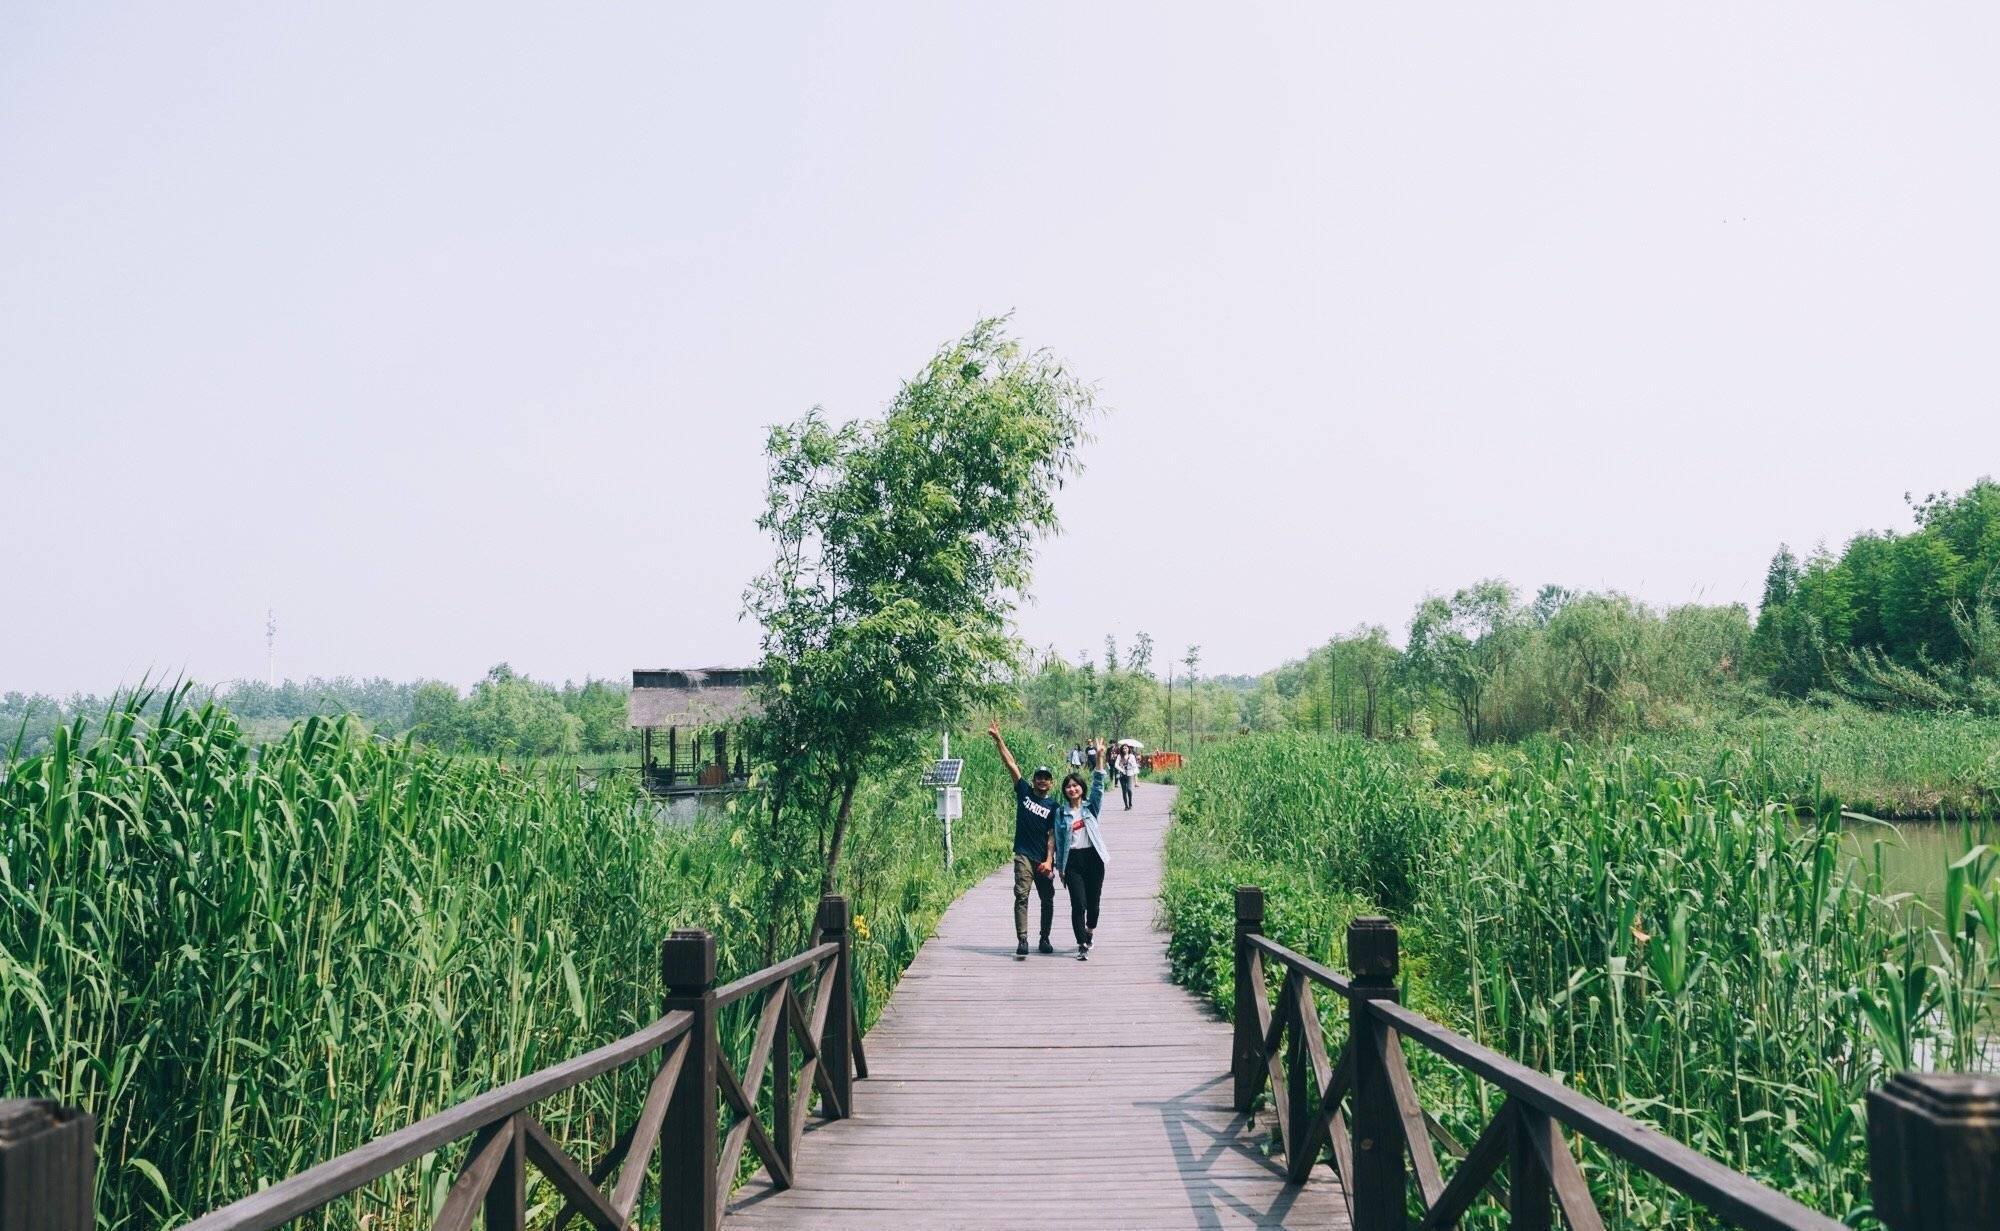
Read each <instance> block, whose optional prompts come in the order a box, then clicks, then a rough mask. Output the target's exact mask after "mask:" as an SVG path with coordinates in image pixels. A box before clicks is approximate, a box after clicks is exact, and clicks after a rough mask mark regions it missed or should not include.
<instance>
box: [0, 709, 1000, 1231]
mask: <svg viewBox="0 0 2000 1231" xmlns="http://www.w3.org/2000/svg"><path fill="white" fill-rule="evenodd" d="M183 701H184V698H183V697H181V696H180V695H179V694H169V695H168V697H167V698H166V703H165V704H164V706H159V705H158V704H157V703H156V704H155V708H154V711H153V714H154V716H153V717H150V718H147V717H144V716H143V715H144V714H145V713H146V710H145V704H146V703H145V701H144V699H140V698H129V699H127V700H126V701H124V702H121V703H120V704H119V705H117V706H116V707H114V708H113V709H112V710H111V711H110V712H109V713H108V714H107V715H105V717H104V718H103V720H102V722H101V724H99V726H98V727H97V728H95V730H94V731H93V732H92V733H91V734H90V736H89V737H88V738H86V731H85V727H84V726H83V724H82V723H81V722H79V723H77V724H74V725H72V726H69V727H65V728H62V729H59V730H58V731H56V732H55V733H54V735H53V737H52V739H51V741H50V745H49V748H48V750H47V751H46V752H45V753H44V754H42V755H39V756H35V757H32V758H27V759H24V760H20V761H17V762H15V763H13V764H11V765H7V766H5V767H4V773H3V774H0V903H4V910H0V1085H3V1086H4V1089H5V1090H6V1091H7V1092H8V1093H9V1094H10V1095H21V1096H36V1097H47V1098H55V1099H60V1100H62V1101H65V1102H69V1103H73V1104H78V1105H81V1106H83V1107H85V1108H87V1109H88V1110H90V1111H92V1112H93V1113H95V1114H96V1115H97V1116H98V1118H99V1122H100V1125H101V1141H100V1146H101V1151H102V1159H101V1163H100V1171H99V1190H100V1191H99V1210H100V1222H101V1224H102V1225H103V1226H105V1227H107V1228H126V1227H138V1228H150V1227H155V1226H160V1225H163V1224H167V1223H171V1222H174V1221H178V1220H180V1219H182V1218H185V1217H187V1216H189V1215H191V1214H194V1213H198V1212H200V1211H202V1210H204V1209H207V1208H211V1207H213V1206H215V1205H218V1204H221V1203H223V1202H226V1201H229V1200H232V1199H234V1198H236V1197H238V1196H241V1195H243V1194H245V1193H247V1192H250V1191H252V1190H254V1189H255V1188H256V1187H257V1186H258V1185H259V1184H260V1183H262V1182H268V1181H271V1180H274V1179H277V1178H280V1177H283V1176H285V1175H288V1174H290V1173H292V1172H295V1171H298V1170H300V1169H302V1168H304V1167H306V1166H309V1165H311V1164H312V1163H314V1162H317V1161H320V1160H322V1159H325V1158H328V1157H331V1156H333V1155H335V1154H338V1153H340V1152H342V1151H344V1150H348V1149H351V1148H353V1147H354V1146H356V1145H358V1144H360V1143H361V1142H363V1141H365V1140H367V1139H368V1138H370V1137H373V1136H376V1135H378V1134H380V1133H383V1132H385V1131H388V1130H390V1129H393V1128H396V1127H399V1126H400V1125H402V1124H405V1123H408V1122H410V1121H411V1120H413V1119H416V1118H418V1117H420V1116H422V1115H426V1114H429V1113H430V1112H433V1111H436V1110H439V1109H441V1108H443V1107H445V1106H448V1105H450V1104H452V1103H454V1102H457V1101H459V1100H462V1099H464V1098H465V1097H467V1096H469V1095H471V1094H473V1093H475V1092H477V1091H478V1090H480V1089H484V1088H487V1087H490V1086H492V1085H495V1084H498V1083H500V1082H503V1081H506V1080H509V1079H511V1078H514V1077H516V1076H519V1075H521V1074H524V1073H527V1072H530V1071H533V1070H535V1069H537V1068H541V1067H545V1066H547V1065H548V1064H551V1063H553V1062H555V1061H557V1060H560V1059H563V1058H567V1057H569V1056H572V1055H575V1054H577V1053H579V1052H582V1051H585V1050H587V1049H589V1048H591V1047H593V1046H597V1045H599V1044H601V1043H604V1042H607V1041H609V1040H611V1039H614V1038H617V1037H619V1036H621V1035H624V1034H627V1033H630V1032H631V1031H633V1030H635V1029H637V1028H638V1027H639V1026H641V1025H643V1024H644V1023H646V1022H648V1021H650V1020H652V1019H653V1018H654V1017H655V1016H656V1015H657V1013H658V1011H659V1002H660V997H661V994H662V989H661V988H660V986H659V976H658V956H657V953H658V948H657V947H658V943H659V941H660V939H661V937H663V936H664V935H665V934H666V933H667V932H668V931H669V930H671V929H673V928H675V927H685V926H703V927H708V928H710V929H712V930H713V931H715V932H716V934H717V936H718V943H719V946H720V949H721V955H720V956H721V963H722V967H723V972H724V975H725V977H729V976H732V975H734V974H738V973H743V972H745V971H747V970H750V969H754V968H755V967H757V966H759V965H761V964H762V960H763V952H762V945H763V940H764V935H765V932H764V928H763V925H762V918H761V911H760V906H761V893H762V888H761V887H762V885H763V881H764V878H763V870H762V869H759V868H757V867H755V866H752V865H751V864H750V863H749V861H747V860H745V859H743V858H742V857H741V855H740V851H741V849H742V847H743V845H744V842H743V836H742V834H741V833H740V831H739V826H738V823H737V821H736V819H735V818H734V817H733V816H732V815H728V814H722V815H711V816H708V817H706V818H704V819H701V820H698V821H697V822H695V823H693V824H689V825H666V824H663V823H662V822H661V821H660V820H658V819H657V818H656V816H655V814H654V811H653V810H652V809H651V807H650V806H648V805H647V804H645V802H644V801H642V800H641V799H640V798H638V797H637V796H636V795H635V793H634V792H633V791H632V789H631V788H630V787H629V785H625V784H620V783H617V782H613V781H610V780H607V781H606V782H604V783H603V784H602V785H600V786H599V787H597V788H596V789H594V790H579V789H577V787H576V785H575V779H574V775H573V773H572V772H571V771H570V770H569V769H568V768H567V767H555V766H551V767H546V768H528V769H518V768H511V767H507V766H503V765H500V764H497V763H494V762H489V761H480V760H468V759H462V758H448V757H444V756H441V755H438V754H435V753H432V752H428V751H425V750H423V749H421V748H416V747H412V746H410V745H407V744H404V743H388V742H383V741H380V740H377V739H374V738H372V737H370V736H369V735H368V734H367V733H366V731H365V730H364V729H363V728H362V726H361V725H360V724H359V723H358V722H355V721H352V720H328V719H318V718H315V719H310V720H308V721H306V722H304V723H301V724H300V725H298V726H297V727H295V728H293V729H292V730H291V731H290V733H289V734H287V735H286V736H285V737H284V738H282V739H280V740H279V741H277V742H276V743H272V744H268V745H261V746H260V745H258V744H256V743H255V742H254V741H253V740H251V739H250V738H249V737H248V736H246V734H245V732H244V730H243V729H242V727H241V726H240V725H239V724H238V723H236V722H235V721H234V720H233V719H232V718H231V717H230V716H229V715H228V714H227V713H226V712H225V711H223V710H221V709H218V708H215V707H213V706H203V707H200V708H189V707H187V706H186V705H185V704H184V703H183ZM986 776H987V777H988V778H991V779H993V780H994V781H993V783H992V784H991V785H989V786H987V787H985V788H984V789H986V790H988V791H990V792H991V793H992V794H993V795H994V797H995V800H996V801H997V799H998V796H999V792H1000V789H1001V788H1000V786H999V784H998V782H997V779H998V774H997V773H995V772H991V771H990V769H989V772H988V773H987V775H986ZM908 786H909V784H907V783H874V784H870V787H869V793H868V795H867V797H866V801H867V810H866V811H865V813H864V816H865V818H866V827H864V830H863V833H862V835H860V836H858V837H857V844H856V849H857V851H864V850H865V851H866V852H867V853H868V859H867V860H866V862H867V872H866V875H865V877H864V878H862V879H861V881H860V882H859V883H857V884H856V885H854V886H853V889H854V893H853V896H854V898H855V910H856V913H857V915H858V916H859V919H858V920H857V924H856V937H857V960H858V965H859V969H860V976H861V984H862V998H863V1002H864V1006H865V1011H866V1012H867V1013H868V1014H869V1015H870V1016H872V1014H873V1013H874V1012H876V1011H878V1008H879V1004H880V1001H881V1000H882V998H883V997H884V996H885V994H886V992H887V990H888V988H889V987H891V986H892V985H893V982H894V979H895V977H896V976H897V974H898V973H899V972H900V971H901V969H902V967H903V966H904V965H905V964H907V962H908V961H909V958H910V956H911V955H912V954H913V953H914V951H915V948H916V946H917V944H918V943H920V942H921V940H922V938H923V936H924V935H926V934H928V930H929V928H930V926H931V925H932V923H933V922H934V920H935V917H936V914H937V912H938V911H940V910H941V909H942V908H943V905H944V904H946V903H948V902H949V901H950V900H951V898H952V897H953V896H955V895H956V893H957V891H958V889H959V888H960V887H961V886H962V885H963V884H964V883H965V882H966V881H968V880H969V879H971V878H972V877H973V876H974V875H976V874H977V873H978V872H979V871H983V870H984V869H985V868H988V867H991V866H992V865H993V864H994V863H996V862H998V860H999V859H1000V857H1001V854H1002V853H1003V851H1004V847H1005V837H1004V832H1003V829H1004V815H1005V814H1004V812H1003V811H1002V809H1001V808H1000V807H999V806H997V803H993V804H990V805H988V806H983V807H981V808H971V807H969V808H968V817H969V818H971V819H969V820H968V822H967V823H965V824H963V825H961V826H960V828H959V831H958V835H957V836H958V842H959V851H960V853H961V856H962V862H961V863H960V865H959V870H958V872H957V873H955V874H953V875H950V876H947V875H945V874H944V873H943V872H942V870H941V869H940V868H939V867H937V866H936V865H937V864H938V863H939V862H940V861H939V860H938V858H937V856H936V854H935V851H934V847H932V846H930V845H929V844H926V843H922V842H918V841H912V840H911V839H912V838H913V836H915V835H918V834H921V833H926V832H928V831H927V830H925V829H923V828H922V827H921V826H920V824H919V821H920V818H922V817H927V816H928V813H929V797H928V794H927V793H924V794H921V795H919V794H917V793H915V792H913V791H910V790H909V789H908ZM982 819H983V821H984V823H983V824H982V823H981V822H982ZM933 825H934V823H933ZM864 843H868V844H869V845H864ZM856 862H857V864H860V863H862V862H864V861H863V860H857V861H856ZM737 1033H740V1027H739V1029H738V1031H737ZM738 1050H739V1051H740V1047H739V1049H738ZM644 1077H645V1074H643V1073H640V1072H636V1071H635V1072H632V1073H629V1074H627V1075H625V1076H623V1077H622V1078H620V1079H618V1080H610V1079H605V1080H601V1081H599V1082H595V1083H592V1084H591V1085H590V1086H589V1087H587V1088H585V1089H584V1090H581V1091H578V1092H576V1093H574V1094H573V1095H571V1096H568V1097H565V1098H560V1099H557V1100H553V1101H552V1102H551V1103H550V1104H546V1105H544V1106H543V1108H542V1109H541V1111H540V1114H542V1115H543V1117H544V1119H545V1122H547V1123H548V1124H549V1126H550V1128H551V1130H552V1131H554V1132H556V1133H557V1134H558V1135H559V1136H561V1137H563V1138H565V1139H568V1140H571V1141H574V1142H578V1143H581V1142H584V1141H586V1140H590V1141H595V1142H596V1143H597V1145H596V1147H595V1150H592V1149H590V1148H589V1147H580V1149H581V1151H582V1152H583V1153H586V1154H592V1153H595V1152H597V1151H601V1150H602V1148H603V1147H604V1145H605V1144H607V1143H608V1141H609V1139H610V1136H611V1133H612V1124H613V1121H614V1120H616V1121H618V1122H620V1123H629V1121H630V1118H631V1116H632V1114H633V1111H634V1110H635V1107H636V1099H637V1098H638V1097H640V1096H641V1095H642V1094H643V1086H642V1084H641V1083H642V1082H643V1080H644ZM454 1166H455V1158H446V1157H445V1156H444V1155H443V1154H440V1155H433V1156H432V1157H431V1158H429V1159H427V1160H425V1161H424V1162H423V1163H422V1164H420V1165H418V1166H416V1167H413V1168H409V1169H406V1170H405V1171H403V1172H400V1173H398V1174H397V1175H396V1176H394V1177H391V1178H390V1179H388V1180H385V1181H384V1182H382V1183H381V1184H379V1185H377V1186H375V1187H374V1188H371V1189H370V1190H369V1191H368V1193H367V1194H365V1195H364V1197H363V1198H362V1199H361V1200H360V1201H359V1203H358V1204H350V1205H343V1206H341V1207H340V1208H339V1209H338V1210H337V1211H336V1212H335V1213H334V1214H333V1215H332V1221H333V1222H336V1223H342V1224H345V1223H351V1222H353V1221H354V1220H355V1219H356V1218H358V1217H360V1216H364V1215H374V1216H375V1220H374V1221H375V1225H376V1226H384V1225H388V1226H400V1225H410V1224H414V1223H418V1222H422V1221H424V1220H425V1219H426V1217H427V1215H428V1213H429V1212H430V1211H431V1210H432V1209H434V1208H435V1203H436V1202H437V1200H439V1199H440V1198H441V1196H442V1192H443V1189H444V1187H445V1185H447V1184H448V1182H449V1180H450V1178H451V1172H452V1169H453V1167H454ZM547 1196H548V1194H547V1193H546V1192H542V1193H540V1195H539V1197H538V1198H537V1199H539V1200H546V1199H547Z"/></svg>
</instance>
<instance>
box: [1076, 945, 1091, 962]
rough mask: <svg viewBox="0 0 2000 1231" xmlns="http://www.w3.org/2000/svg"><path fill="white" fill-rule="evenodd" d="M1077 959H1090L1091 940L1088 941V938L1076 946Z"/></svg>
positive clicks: (1082, 960)
mask: <svg viewBox="0 0 2000 1231" xmlns="http://www.w3.org/2000/svg"><path fill="white" fill-rule="evenodd" d="M1076 960H1077V961H1079V962H1087V961H1089V960H1090V942H1089V941H1087V940H1086V941H1084V942H1083V943H1082V944H1080V945H1078V946H1077V947H1076Z"/></svg>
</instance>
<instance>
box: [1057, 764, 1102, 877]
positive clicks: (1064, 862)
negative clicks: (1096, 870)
mask: <svg viewBox="0 0 2000 1231" xmlns="http://www.w3.org/2000/svg"><path fill="white" fill-rule="evenodd" d="M1103 802H1104V771H1103V770H1101V769H1099V770H1092V771H1091V774H1090V794H1089V796H1088V797H1086V798H1085V799H1084V801H1083V803H1082V804H1081V805H1080V806H1078V807H1074V808H1073V807H1071V806H1070V802H1069V799H1068V798H1067V797H1064V798H1063V800H1062V802H1060V803H1058V804H1057V805H1056V811H1055V816H1054V817H1053V818H1051V819H1052V820H1053V821H1054V822H1055V831H1056V874H1057V875H1058V876H1060V875H1062V874H1063V873H1065V872H1066V871H1067V870H1068V869H1069V835H1070V826H1071V825H1074V824H1076V821H1077V817H1078V815H1079V814H1081V815H1082V818H1083V832H1085V833H1087V834H1089V835H1090V845H1091V848H1092V849H1093V850H1095V851H1096V852H1097V857H1098V858H1099V859H1102V860H1103V861H1104V862H1106V863H1110V862H1111V852H1110V851H1107V850H1105V849H1104V835H1103V834H1102V833H1100V832H1099V831H1098V828H1097V806H1098V805H1099V804H1101V803H1103Z"/></svg>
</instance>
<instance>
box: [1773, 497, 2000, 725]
mask: <svg viewBox="0 0 2000 1231" xmlns="http://www.w3.org/2000/svg"><path fill="white" fill-rule="evenodd" d="M1909 504H1910V508H1911V512H1912V514H1913V515H1914V518H1915V521H1916V529H1914V530H1913V531H1910V532H1909V533H1906V534H1897V533H1895V532H1893V531H1869V532H1866V533H1862V534H1858V535H1856V536H1854V537H1853V538H1851V539H1849V540H1848V541H1847V545H1846V546H1845V547H1843V548H1842V549H1841V551H1840V553H1839V554H1838V555H1836V554H1834V553H1833V552H1830V551H1828V550H1827V549H1826V548H1824V547H1821V548H1820V549H1819V550H1817V551H1814V552H1813V553H1812V554H1811V555H1809V556H1808V557H1806V558H1805V559H1804V560H1801V559H1799V558H1798V556H1796V555H1795V554H1793V552H1792V550H1791V548H1790V547H1789V546H1785V545H1780V546H1779V548H1778V552H1777V554H1776V555H1775V556H1773V557H1772V559H1771V567H1770V569H1769V571H1768V572H1767V573H1766V574H1765V578H1764V598H1763V603H1762V605H1761V607H1760V609H1759V613H1758V619H1757V629H1756V634H1755V636H1754V638H1753V642H1752V651H1753V662H1754V666H1755V669H1756V670H1757V671H1758V672H1759V673H1760V674H1761V675H1762V676H1763V678H1764V679H1765V680H1767V681H1768V682H1769V684H1770V686H1771V687H1772V688H1773V689H1774V690H1776V691H1778V692H1780V693H1783V694H1785V695H1787V696H1792V697H1809V696H1812V695H1813V694H1815V693H1822V692H1824V693H1835V694H1840V695H1846V696H1850V697H1853V698H1855V699H1857V700H1860V701H1864V702H1867V703H1871V704H1875V705H1880V706H1883V707H1886V708H1914V709H1964V710H1970V711H1974V712H1979V713H1986V714H1994V713H2000V484H1996V483H1994V482H1993V480H1991V479H1981V480H1980V481H1979V482H1977V483H1975V484H1973V485H1972V487H1971V488H1970V489H1968V490H1967V491H1965V492H1963V493H1961V494H1959V495H1956V496H1954V495H1951V494H1950V493H1945V492H1937V493H1932V494H1931V495H1928V496H1925V497H1923V498H1922V499H1911V500H1910V501H1909Z"/></svg>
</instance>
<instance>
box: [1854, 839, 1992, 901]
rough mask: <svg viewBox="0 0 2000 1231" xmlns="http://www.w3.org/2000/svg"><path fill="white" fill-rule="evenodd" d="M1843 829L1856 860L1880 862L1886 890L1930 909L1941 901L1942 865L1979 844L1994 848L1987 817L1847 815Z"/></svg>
mask: <svg viewBox="0 0 2000 1231" xmlns="http://www.w3.org/2000/svg"><path fill="white" fill-rule="evenodd" d="M1846 829H1847V835H1848V839H1849V841H1850V843H1851V845H1852V847H1853V851H1854V855H1855V858H1856V859H1857V860H1860V861H1866V862H1868V863H1873V862H1874V861H1876V860H1878V859H1879V860H1880V861H1881V867H1882V880H1883V883H1884V884H1885V885H1886V887H1887V888H1888V889H1889V891H1890V892H1891V893H1910V894H1915V895H1916V896H1917V897H1919V898H1921V899H1922V900H1923V901H1925V902H1928V903H1929V904H1930V905H1931V906H1933V907H1942V906H1943V905H1944V879H1945V869H1946V868H1948V867H1950V866H1951V863H1952V861H1953V860H1955V859H1957V858H1958V857H1959V856H1961V855H1963V854H1965V852H1966V851H1968V850H1970V849H1971V848H1972V847H1974V846H1976V845H1978V844H1980V843H1982V842H1984V843H1986V844H1988V845H1994V846H2000V822H1995V821H1991V820H1987V821H1899V822H1890V821H1870V820H1855V819H1850V820H1849V821H1848V822H1847V826H1846Z"/></svg>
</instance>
